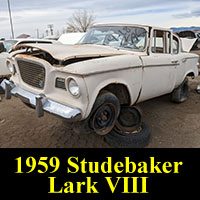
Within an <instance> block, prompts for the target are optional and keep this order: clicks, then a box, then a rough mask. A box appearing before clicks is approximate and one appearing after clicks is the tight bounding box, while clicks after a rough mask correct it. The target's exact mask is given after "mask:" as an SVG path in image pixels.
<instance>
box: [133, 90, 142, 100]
mask: <svg viewBox="0 0 200 200" xmlns="http://www.w3.org/2000/svg"><path fill="white" fill-rule="evenodd" d="M141 93H142V87H141V88H140V91H139V94H138V97H137V99H136V101H135V103H134V104H136V103H137V102H138V100H139V99H140V95H141Z"/></svg>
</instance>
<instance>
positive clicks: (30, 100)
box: [0, 80, 81, 120]
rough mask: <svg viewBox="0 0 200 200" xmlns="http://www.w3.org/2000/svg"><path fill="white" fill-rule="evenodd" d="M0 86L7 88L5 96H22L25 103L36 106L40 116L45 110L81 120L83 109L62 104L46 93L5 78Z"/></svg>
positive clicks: (7, 97)
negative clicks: (33, 90) (26, 88)
mask: <svg viewBox="0 0 200 200" xmlns="http://www.w3.org/2000/svg"><path fill="white" fill-rule="evenodd" d="M0 86H1V87H2V88H3V89H4V90H5V98H6V99H10V98H11V96H12V95H13V96H16V97H18V98H20V99H21V100H22V101H23V102H24V103H27V104H30V105H32V106H34V107H35V108H36V109H35V110H36V114H37V116H38V117H42V116H43V115H44V111H47V112H49V113H52V114H55V115H58V116H60V117H63V118H65V119H73V120H80V118H81V111H80V110H79V109H76V108H71V107H69V106H66V105H63V104H60V103H58V102H55V101H52V100H50V99H48V98H46V97H45V95H43V94H40V95H35V94H33V93H31V92H28V91H26V90H24V89H21V88H19V87H17V86H16V85H15V84H14V83H13V82H12V81H8V80H3V81H2V82H1V84H0Z"/></svg>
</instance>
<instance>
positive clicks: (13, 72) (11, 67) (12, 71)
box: [7, 61, 15, 74]
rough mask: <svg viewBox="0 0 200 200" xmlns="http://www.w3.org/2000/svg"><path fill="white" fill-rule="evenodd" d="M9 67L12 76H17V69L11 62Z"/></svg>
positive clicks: (8, 63)
mask: <svg viewBox="0 0 200 200" xmlns="http://www.w3.org/2000/svg"><path fill="white" fill-rule="evenodd" d="M7 67H8V69H9V71H10V73H11V74H15V67H14V65H13V64H12V63H11V62H9V61H8V62H7Z"/></svg>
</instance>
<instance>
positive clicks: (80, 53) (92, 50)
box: [15, 44, 132, 61]
mask: <svg viewBox="0 0 200 200" xmlns="http://www.w3.org/2000/svg"><path fill="white" fill-rule="evenodd" d="M22 47H23V48H24V47H25V48H26V47H31V48H35V49H38V50H41V51H45V52H47V53H49V54H50V55H51V56H52V57H53V58H55V59H57V60H62V61H66V60H69V59H73V58H87V57H88V58H92V57H107V56H114V55H127V54H132V52H130V51H125V50H121V49H120V50H119V49H117V48H113V47H109V46H103V45H91V44H90V45H89V44H84V45H62V44H23V45H17V46H16V47H15V50H19V49H20V48H22Z"/></svg>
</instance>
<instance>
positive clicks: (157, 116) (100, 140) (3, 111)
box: [0, 77, 200, 148]
mask: <svg viewBox="0 0 200 200" xmlns="http://www.w3.org/2000/svg"><path fill="white" fill-rule="evenodd" d="M199 82H200V77H199V78H198V79H196V80H190V88H191V89H190V94H189V99H188V101H186V102H185V103H182V104H174V103H172V102H170V95H165V96H162V97H159V98H155V99H152V100H149V101H146V102H143V103H141V104H140V106H141V108H142V110H143V114H144V121H145V122H146V123H147V124H148V125H149V127H150V129H151V132H152V135H151V141H150V144H149V145H148V146H147V147H149V148H152V147H161V148H162V147H164V148H166V147H200V94H197V93H196V92H195V88H196V86H197V84H198V83H199ZM1 97H3V95H1ZM0 147H11V148H13V147H17V148H18V147H31V148H33V147H52V148H55V147H57V148H58V147H66V148H68V147H89V148H91V147H106V148H109V147H111V146H110V145H109V144H107V143H106V141H105V140H104V137H103V136H99V135H96V134H95V133H94V134H90V135H83V134H81V133H80V134H78V133H74V132H73V131H72V128H71V127H69V126H66V124H65V123H64V122H63V120H62V119H60V118H58V117H56V116H53V115H50V114H48V113H45V116H44V117H42V118H37V117H36V115H35V111H34V110H32V109H30V108H28V107H26V106H25V105H24V104H23V103H22V102H21V101H20V100H19V99H17V98H12V99H11V100H9V101H8V100H7V101H6V100H5V99H2V102H0Z"/></svg>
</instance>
